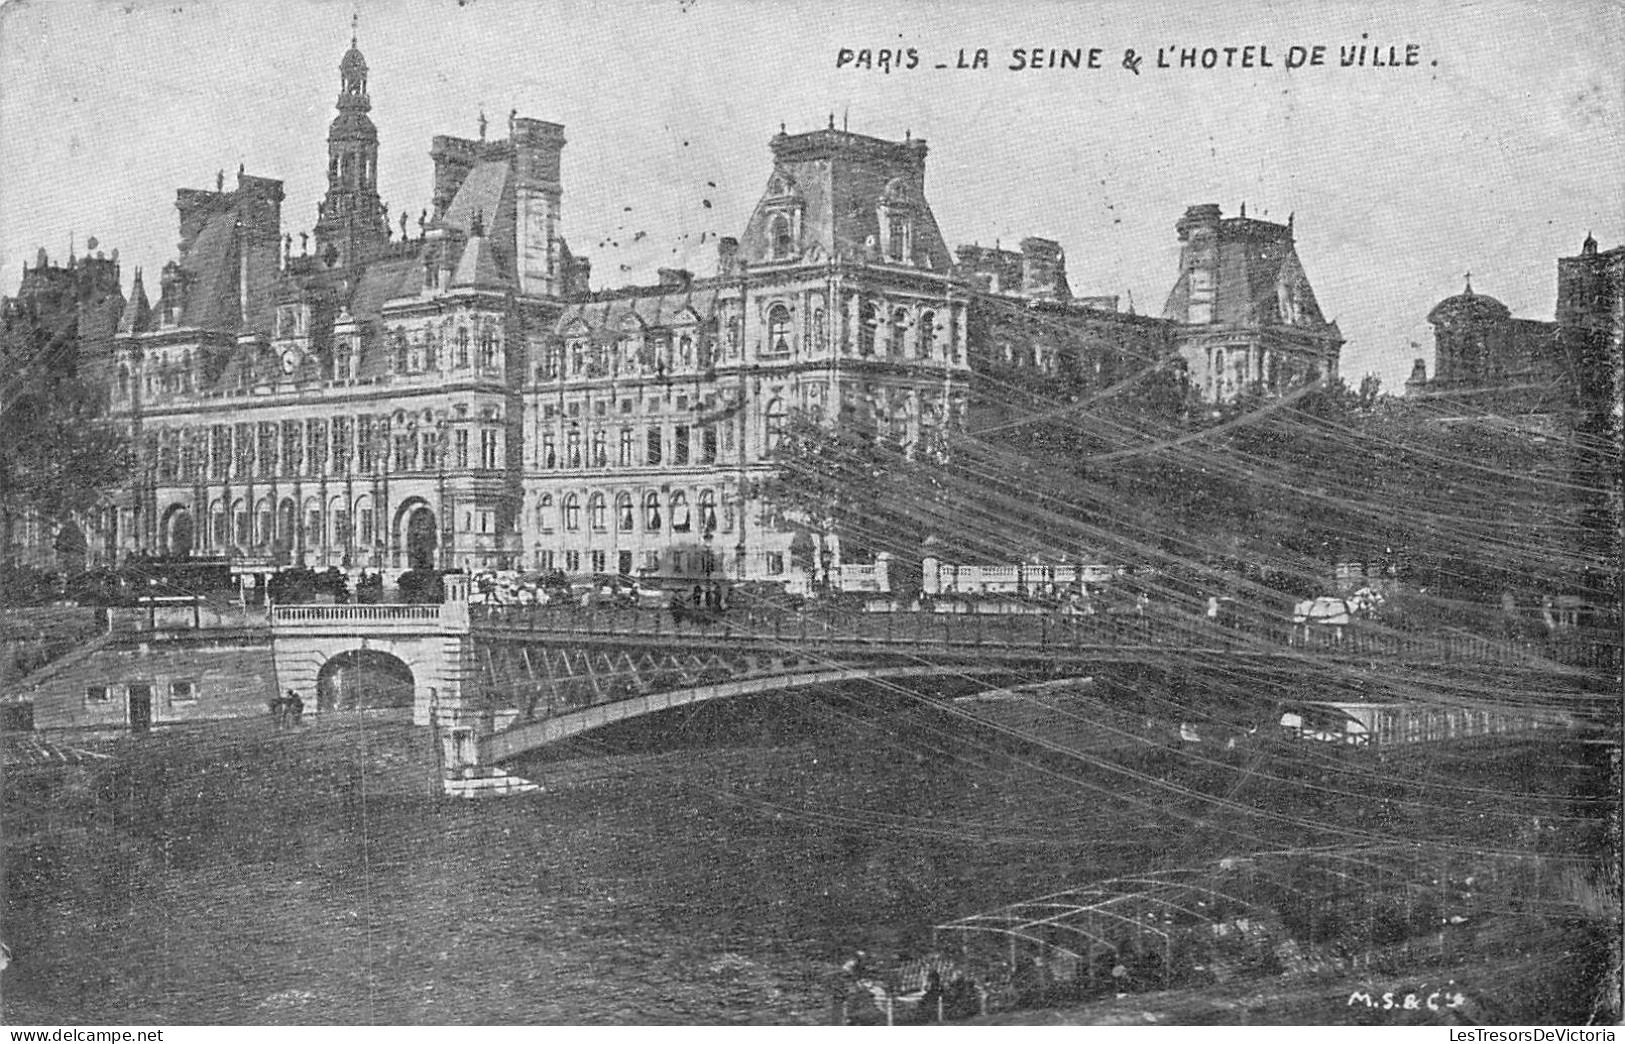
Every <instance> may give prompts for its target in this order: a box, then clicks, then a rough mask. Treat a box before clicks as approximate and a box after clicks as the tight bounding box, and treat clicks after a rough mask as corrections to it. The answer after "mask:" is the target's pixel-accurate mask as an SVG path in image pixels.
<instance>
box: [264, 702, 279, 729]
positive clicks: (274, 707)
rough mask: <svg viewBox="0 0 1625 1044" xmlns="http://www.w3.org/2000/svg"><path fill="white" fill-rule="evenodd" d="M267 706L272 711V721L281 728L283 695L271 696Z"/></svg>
mask: <svg viewBox="0 0 1625 1044" xmlns="http://www.w3.org/2000/svg"><path fill="white" fill-rule="evenodd" d="M265 706H266V708H267V709H268V710H270V712H271V721H272V722H274V723H275V724H276V727H277V728H279V729H280V728H281V727H282V697H281V696H273V697H271V699H270V700H269V701H268V702H267V703H266V705H265Z"/></svg>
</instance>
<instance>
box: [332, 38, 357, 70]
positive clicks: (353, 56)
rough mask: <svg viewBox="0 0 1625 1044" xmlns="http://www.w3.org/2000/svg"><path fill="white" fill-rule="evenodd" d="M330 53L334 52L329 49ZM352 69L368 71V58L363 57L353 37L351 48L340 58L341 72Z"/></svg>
mask: <svg viewBox="0 0 1625 1044" xmlns="http://www.w3.org/2000/svg"><path fill="white" fill-rule="evenodd" d="M328 53H329V54H331V53H332V52H331V51H329V52H328ZM352 69H355V70H360V71H361V72H366V71H367V60H366V59H365V58H363V57H361V50H360V49H359V48H357V47H356V45H355V40H353V39H352V40H351V41H350V49H349V50H348V51H345V52H344V57H343V58H342V59H340V60H339V72H341V73H343V72H350V71H351V70H352Z"/></svg>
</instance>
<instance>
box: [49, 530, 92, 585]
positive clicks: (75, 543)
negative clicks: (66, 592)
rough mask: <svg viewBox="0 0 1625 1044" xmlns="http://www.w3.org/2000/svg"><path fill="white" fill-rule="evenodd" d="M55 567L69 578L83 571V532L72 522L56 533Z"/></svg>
mask: <svg viewBox="0 0 1625 1044" xmlns="http://www.w3.org/2000/svg"><path fill="white" fill-rule="evenodd" d="M53 546H54V548H55V550H56V567H57V569H59V570H61V571H62V572H64V573H66V574H68V575H69V576H77V575H78V574H80V573H82V572H84V571H85V531H84V530H82V529H80V528H79V527H78V526H77V525H75V524H74V523H72V522H66V523H63V525H62V528H61V529H59V530H57V531H56V541H55V542H54V545H53Z"/></svg>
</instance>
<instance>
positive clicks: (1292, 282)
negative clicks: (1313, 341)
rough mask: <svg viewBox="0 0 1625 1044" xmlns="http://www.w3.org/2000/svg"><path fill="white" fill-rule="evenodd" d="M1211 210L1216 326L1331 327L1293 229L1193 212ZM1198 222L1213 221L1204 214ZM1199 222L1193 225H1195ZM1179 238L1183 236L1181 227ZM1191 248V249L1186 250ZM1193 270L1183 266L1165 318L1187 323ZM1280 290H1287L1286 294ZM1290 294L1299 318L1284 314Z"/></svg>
mask: <svg viewBox="0 0 1625 1044" xmlns="http://www.w3.org/2000/svg"><path fill="white" fill-rule="evenodd" d="M1198 211H1203V212H1206V211H1210V212H1211V216H1210V223H1211V229H1212V232H1213V233H1214V234H1215V235H1214V238H1215V242H1213V244H1212V250H1213V252H1214V254H1215V255H1216V263H1215V264H1214V265H1213V279H1214V286H1213V295H1214V296H1213V322H1214V323H1217V324H1220V325H1234V326H1249V325H1256V324H1264V325H1275V324H1280V325H1289V326H1296V327H1304V328H1316V327H1327V326H1330V327H1332V328H1334V329H1335V326H1336V324H1335V323H1333V324H1328V323H1327V322H1326V317H1325V315H1324V314H1323V313H1322V312H1321V310H1320V303H1319V302H1318V301H1317V300H1316V299H1315V293H1314V290H1313V289H1312V288H1311V287H1310V285H1309V277H1308V275H1307V274H1306V273H1305V272H1304V269H1303V263H1302V261H1300V260H1299V259H1298V252H1297V248H1296V246H1295V245H1294V243H1293V235H1292V226H1291V225H1290V224H1286V225H1282V224H1277V223H1275V222H1269V221H1259V220H1257V219H1254V218H1245V217H1241V218H1227V219H1223V220H1220V219H1219V218H1218V207H1217V206H1213V205H1208V206H1204V207H1193V208H1191V211H1190V212H1189V213H1188V214H1187V218H1186V220H1187V221H1189V220H1191V214H1196V212H1198ZM1197 216H1198V218H1209V214H1207V213H1202V214H1199V215H1197ZM1198 223H1200V222H1199V221H1198V222H1193V226H1194V225H1195V224H1198ZM1181 238H1184V230H1183V228H1182V235H1181ZM1187 249H1190V248H1189V247H1187ZM1190 272H1191V268H1190V266H1183V265H1182V267H1181V271H1180V275H1179V278H1178V280H1177V281H1176V282H1175V283H1174V287H1173V290H1172V291H1171V292H1170V293H1169V295H1168V301H1167V303H1166V304H1165V305H1164V306H1163V316H1164V317H1165V318H1168V319H1174V320H1177V321H1180V322H1184V321H1185V317H1186V315H1187V314H1188V309H1189V306H1190V296H1191V287H1190ZM1282 291H1286V294H1285V295H1283V293H1282ZM1283 296H1289V297H1291V299H1292V300H1293V302H1294V304H1295V314H1292V315H1283V314H1282V309H1281V302H1282V298H1283Z"/></svg>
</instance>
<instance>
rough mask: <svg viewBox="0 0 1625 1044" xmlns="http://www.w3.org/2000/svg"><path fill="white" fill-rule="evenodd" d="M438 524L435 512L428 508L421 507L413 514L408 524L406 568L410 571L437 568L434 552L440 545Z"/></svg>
mask: <svg viewBox="0 0 1625 1044" xmlns="http://www.w3.org/2000/svg"><path fill="white" fill-rule="evenodd" d="M438 528H439V527H438V524H437V523H436V522H435V517H434V512H433V511H431V510H430V509H429V508H427V507H420V508H417V509H415V510H414V511H413V512H412V515H411V517H410V518H409V519H408V520H407V523H406V567H407V568H408V569H433V568H434V567H435V561H434V552H435V547H436V546H437V544H438V543H439V538H438V534H437V533H436V530H437V529H438Z"/></svg>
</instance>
